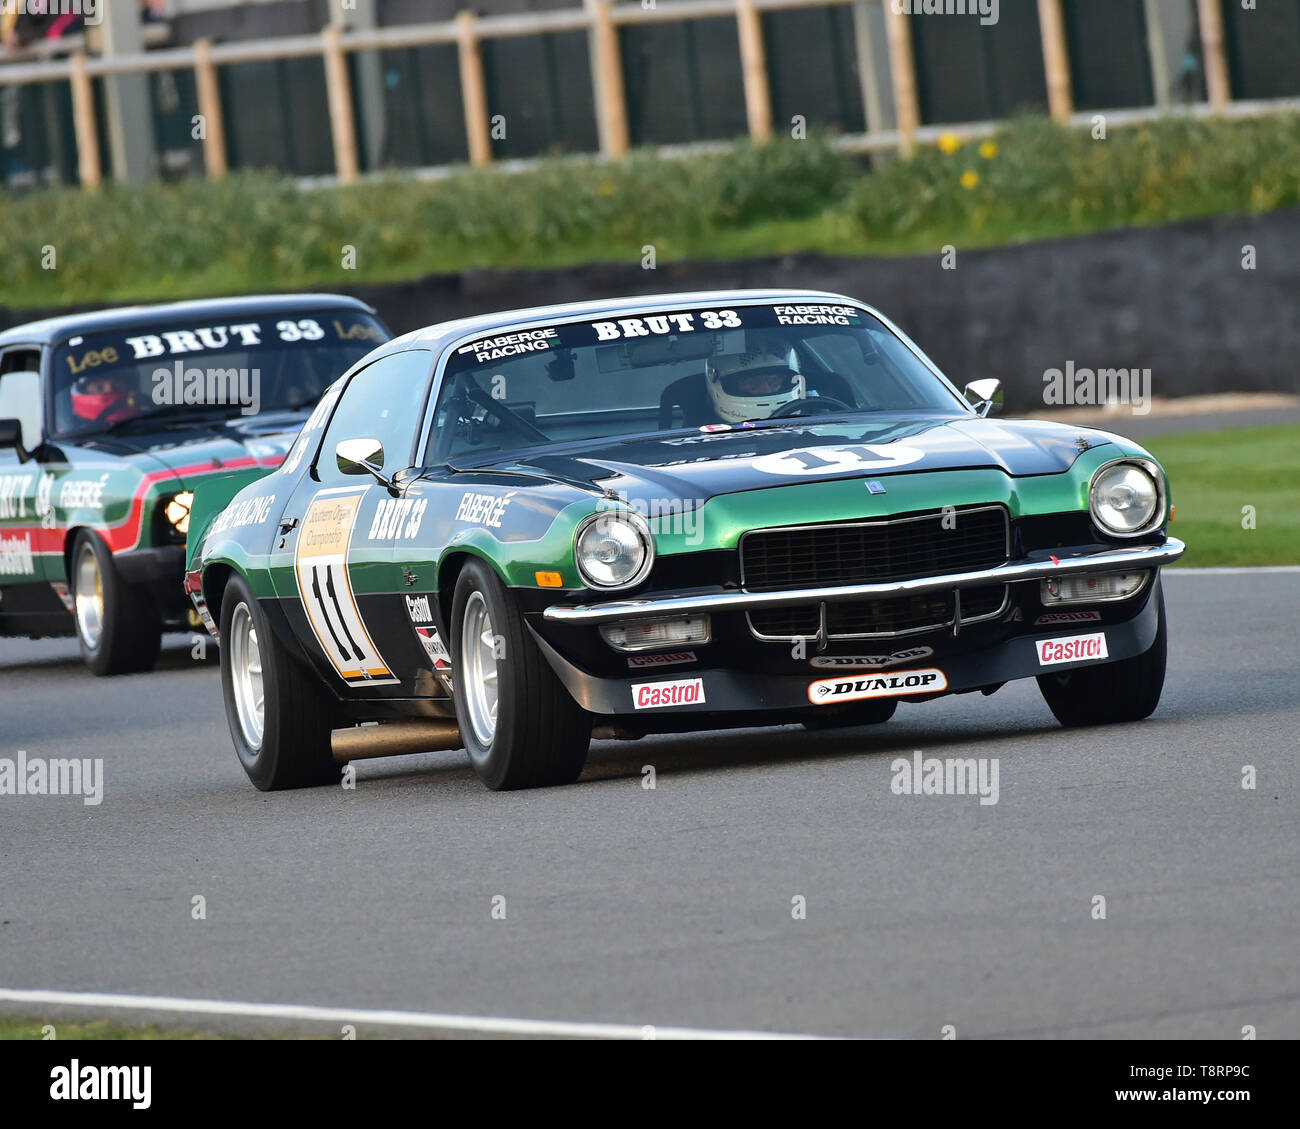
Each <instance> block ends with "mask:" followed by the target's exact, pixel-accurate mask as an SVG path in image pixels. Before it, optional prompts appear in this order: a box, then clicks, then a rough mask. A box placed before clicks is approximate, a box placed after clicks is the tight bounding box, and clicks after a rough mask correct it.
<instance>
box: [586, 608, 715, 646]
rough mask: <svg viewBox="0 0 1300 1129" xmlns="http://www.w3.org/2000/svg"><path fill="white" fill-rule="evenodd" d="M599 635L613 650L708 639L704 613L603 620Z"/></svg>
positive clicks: (683, 643)
mask: <svg viewBox="0 0 1300 1129" xmlns="http://www.w3.org/2000/svg"><path fill="white" fill-rule="evenodd" d="M600 634H601V637H602V638H603V639H604V640H605V642H606V643H608V644H609V645H610V646H611V647H613V648H614V650H616V651H655V650H662V649H663V648H665V647H681V646H685V645H687V644H690V643H707V642H708V641H709V638H710V632H709V617H708V616H707V615H691V616H685V615H683V616H665V617H663V618H662V619H637V620H630V621H628V622H625V623H607V624H605V625H604V626H603V627H602V628H601V629H600Z"/></svg>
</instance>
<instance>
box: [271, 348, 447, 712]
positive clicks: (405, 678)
mask: <svg viewBox="0 0 1300 1129" xmlns="http://www.w3.org/2000/svg"><path fill="white" fill-rule="evenodd" d="M432 363H433V356H432V354H431V353H430V352H428V351H427V350H420V349H415V350H405V351H403V352H400V353H391V354H388V355H387V356H383V357H380V358H379V359H378V360H376V361H373V362H372V363H371V364H369V365H367V366H366V367H365V368H363V369H360V370H359V371H358V372H356V373H355V374H353V376H352V377H351V379H350V380H349V381H348V383H347V384H346V385H345V386H344V388H343V390H342V392H341V393H340V395H339V398H338V402H337V404H336V405H335V407H334V409H333V412H332V415H331V416H330V420H329V423H328V424H327V425H326V427H325V430H324V434H323V437H322V438H321V440H320V443H319V447H318V449H317V450H316V452H315V457H314V459H313V461H312V463H311V465H310V466H309V467H308V469H307V471H306V473H304V474H303V476H302V478H301V479H300V481H299V482H298V484H297V486H296V488H295V490H294V491H293V493H292V494H291V496H290V497H289V500H288V503H287V504H286V506H285V508H284V509H283V511H282V512H281V517H280V537H279V539H278V541H277V547H276V549H275V550H274V554H273V558H274V559H273V562H272V573H273V577H274V578H275V579H274V583H275V585H276V591H277V593H278V594H279V595H280V596H281V598H282V601H283V606H284V607H285V611H286V615H287V616H288V618H289V621H290V624H291V626H292V628H293V630H294V631H295V632H296V633H297V634H298V636H299V638H300V640H301V642H302V645H303V647H304V649H305V650H306V651H307V653H308V654H309V655H311V656H312V658H313V660H314V661H315V662H316V665H317V667H318V669H319V670H320V672H321V674H322V677H324V678H326V679H327V680H329V681H331V684H332V685H333V686H335V688H336V689H340V690H341V691H342V692H344V693H345V694H347V695H348V696H349V697H363V698H371V697H379V698H385V697H388V698H392V697H397V698H401V697H408V696H410V695H411V694H412V693H413V692H414V689H413V688H414V686H415V684H416V681H417V680H418V678H419V675H420V671H421V669H422V667H423V666H424V665H425V664H423V663H422V661H421V660H422V656H423V654H424V652H423V648H422V647H421V646H420V644H419V640H418V637H417V636H416V635H415V633H414V632H413V631H412V630H411V628H410V625H409V620H407V619H406V617H405V614H404V612H402V610H401V609H402V606H403V604H402V590H403V589H404V588H405V584H404V581H403V579H402V576H401V570H400V569H399V568H398V566H397V564H396V559H395V553H394V540H393V537H392V536H391V535H390V534H391V532H392V530H394V529H395V528H397V527H398V526H399V525H400V523H398V522H395V521H394V520H393V512H394V511H393V509H392V506H393V504H394V503H396V504H398V505H399V506H400V504H401V503H402V495H403V490H404V487H403V486H402V485H400V484H399V485H396V486H395V487H394V488H393V489H391V490H390V489H389V487H387V486H385V485H382V484H381V483H380V482H379V481H378V479H376V478H375V477H374V476H373V475H371V474H370V473H368V472H366V471H364V470H360V471H359V472H358V468H356V467H355V466H352V467H349V468H348V469H347V470H345V469H341V468H340V465H339V461H338V458H337V450H338V446H339V444H340V443H342V442H344V441H346V440H358V439H364V440H370V441H373V443H372V445H373V446H375V447H377V448H378V449H379V451H380V453H379V455H378V456H377V464H376V469H377V470H378V471H379V473H380V474H382V475H383V476H384V477H385V478H386V479H389V480H390V481H391V480H392V479H394V478H396V479H398V480H399V483H400V481H401V480H402V478H403V475H402V472H403V471H408V470H409V468H410V465H411V457H412V451H413V449H414V446H415V438H416V432H417V431H418V429H419V427H420V423H421V421H422V419H423V412H424V404H425V400H426V398H427V395H428V383H429V376H430V372H431V369H432Z"/></svg>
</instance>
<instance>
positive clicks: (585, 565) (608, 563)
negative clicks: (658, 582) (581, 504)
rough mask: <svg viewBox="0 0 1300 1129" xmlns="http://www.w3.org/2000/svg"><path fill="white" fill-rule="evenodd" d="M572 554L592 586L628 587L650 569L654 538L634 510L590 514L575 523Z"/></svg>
mask: <svg viewBox="0 0 1300 1129" xmlns="http://www.w3.org/2000/svg"><path fill="white" fill-rule="evenodd" d="M573 555H574V559H575V560H576V561H577V564H578V572H579V573H581V574H582V578H583V579H584V580H585V581H586V582H587V583H588V584H590V585H592V587H594V588H628V587H630V586H631V585H633V584H636V583H638V582H639V581H641V580H642V579H643V578H644V577H645V574H646V573H647V572H649V571H650V564H651V562H652V561H653V560H654V540H653V539H652V538H651V536H650V527H649V526H648V525H646V523H645V521H644V520H643V519H642V517H641V515H640V514H638V513H636V512H634V511H631V510H618V511H612V512H609V513H599V514H592V515H591V517H589V518H587V519H586V520H585V521H584V522H583V523H582V525H581V526H579V527H578V535H577V537H575V538H574V542H573Z"/></svg>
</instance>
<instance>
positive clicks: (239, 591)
mask: <svg viewBox="0 0 1300 1129" xmlns="http://www.w3.org/2000/svg"><path fill="white" fill-rule="evenodd" d="M221 688H222V690H223V691H224V694H225V699H226V720H227V722H228V723H229V725H230V736H231V737H232V738H233V739H234V742H235V752H236V753H237V754H238V756H239V763H240V764H241V765H243V767H244V771H245V772H246V773H247V774H248V779H249V780H251V781H252V782H253V784H254V785H255V786H256V787H257V788H258V789H259V790H260V791H263V792H272V791H277V790H279V789H281V788H309V787H312V786H313V785H318V784H332V783H335V782H336V781H337V780H338V779H339V775H340V771H341V770H340V768H339V766H338V765H337V764H335V762H334V753H333V746H332V744H331V731H332V729H333V722H334V715H335V714H336V712H337V703H336V702H335V701H334V699H333V698H332V697H331V696H330V693H329V691H328V690H327V689H326V688H325V687H324V686H323V685H322V684H321V681H320V679H319V678H317V677H316V676H315V674H313V673H312V672H311V671H309V670H308V669H306V668H305V667H304V666H302V665H301V664H299V663H298V662H297V661H296V660H295V659H294V658H293V656H292V655H290V654H289V653H288V652H287V651H286V650H285V648H284V646H283V644H281V643H280V641H279V640H278V639H277V638H276V637H275V633H274V632H273V631H272V630H271V625H270V623H269V622H268V621H267V618H266V613H265V612H263V611H262V609H261V608H260V607H259V606H258V603H257V600H256V599H255V598H254V596H253V593H252V590H251V589H250V588H249V586H248V582H247V581H245V580H244V578H243V577H241V576H234V577H231V579H230V583H229V584H227V585H226V590H225V593H224V594H223V596H222V600H221Z"/></svg>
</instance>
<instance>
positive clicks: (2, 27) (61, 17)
mask: <svg viewBox="0 0 1300 1129" xmlns="http://www.w3.org/2000/svg"><path fill="white" fill-rule="evenodd" d="M82 23H83V21H82V18H81V16H80V15H78V14H76V13H74V12H59V13H56V14H51V12H50V3H49V0H27V2H26V4H23V5H21V6H20V5H18V4H12V5H8V4H7V5H5V6H4V9H3V14H0V44H2V45H3V46H4V47H6V48H7V49H9V50H15V49H17V48H19V47H25V46H27V44H29V43H31V42H33V41H35V40H37V39H61V38H62V37H63V36H65V35H69V34H71V33H73V32H76V31H80V30H81V29H82Z"/></svg>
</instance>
